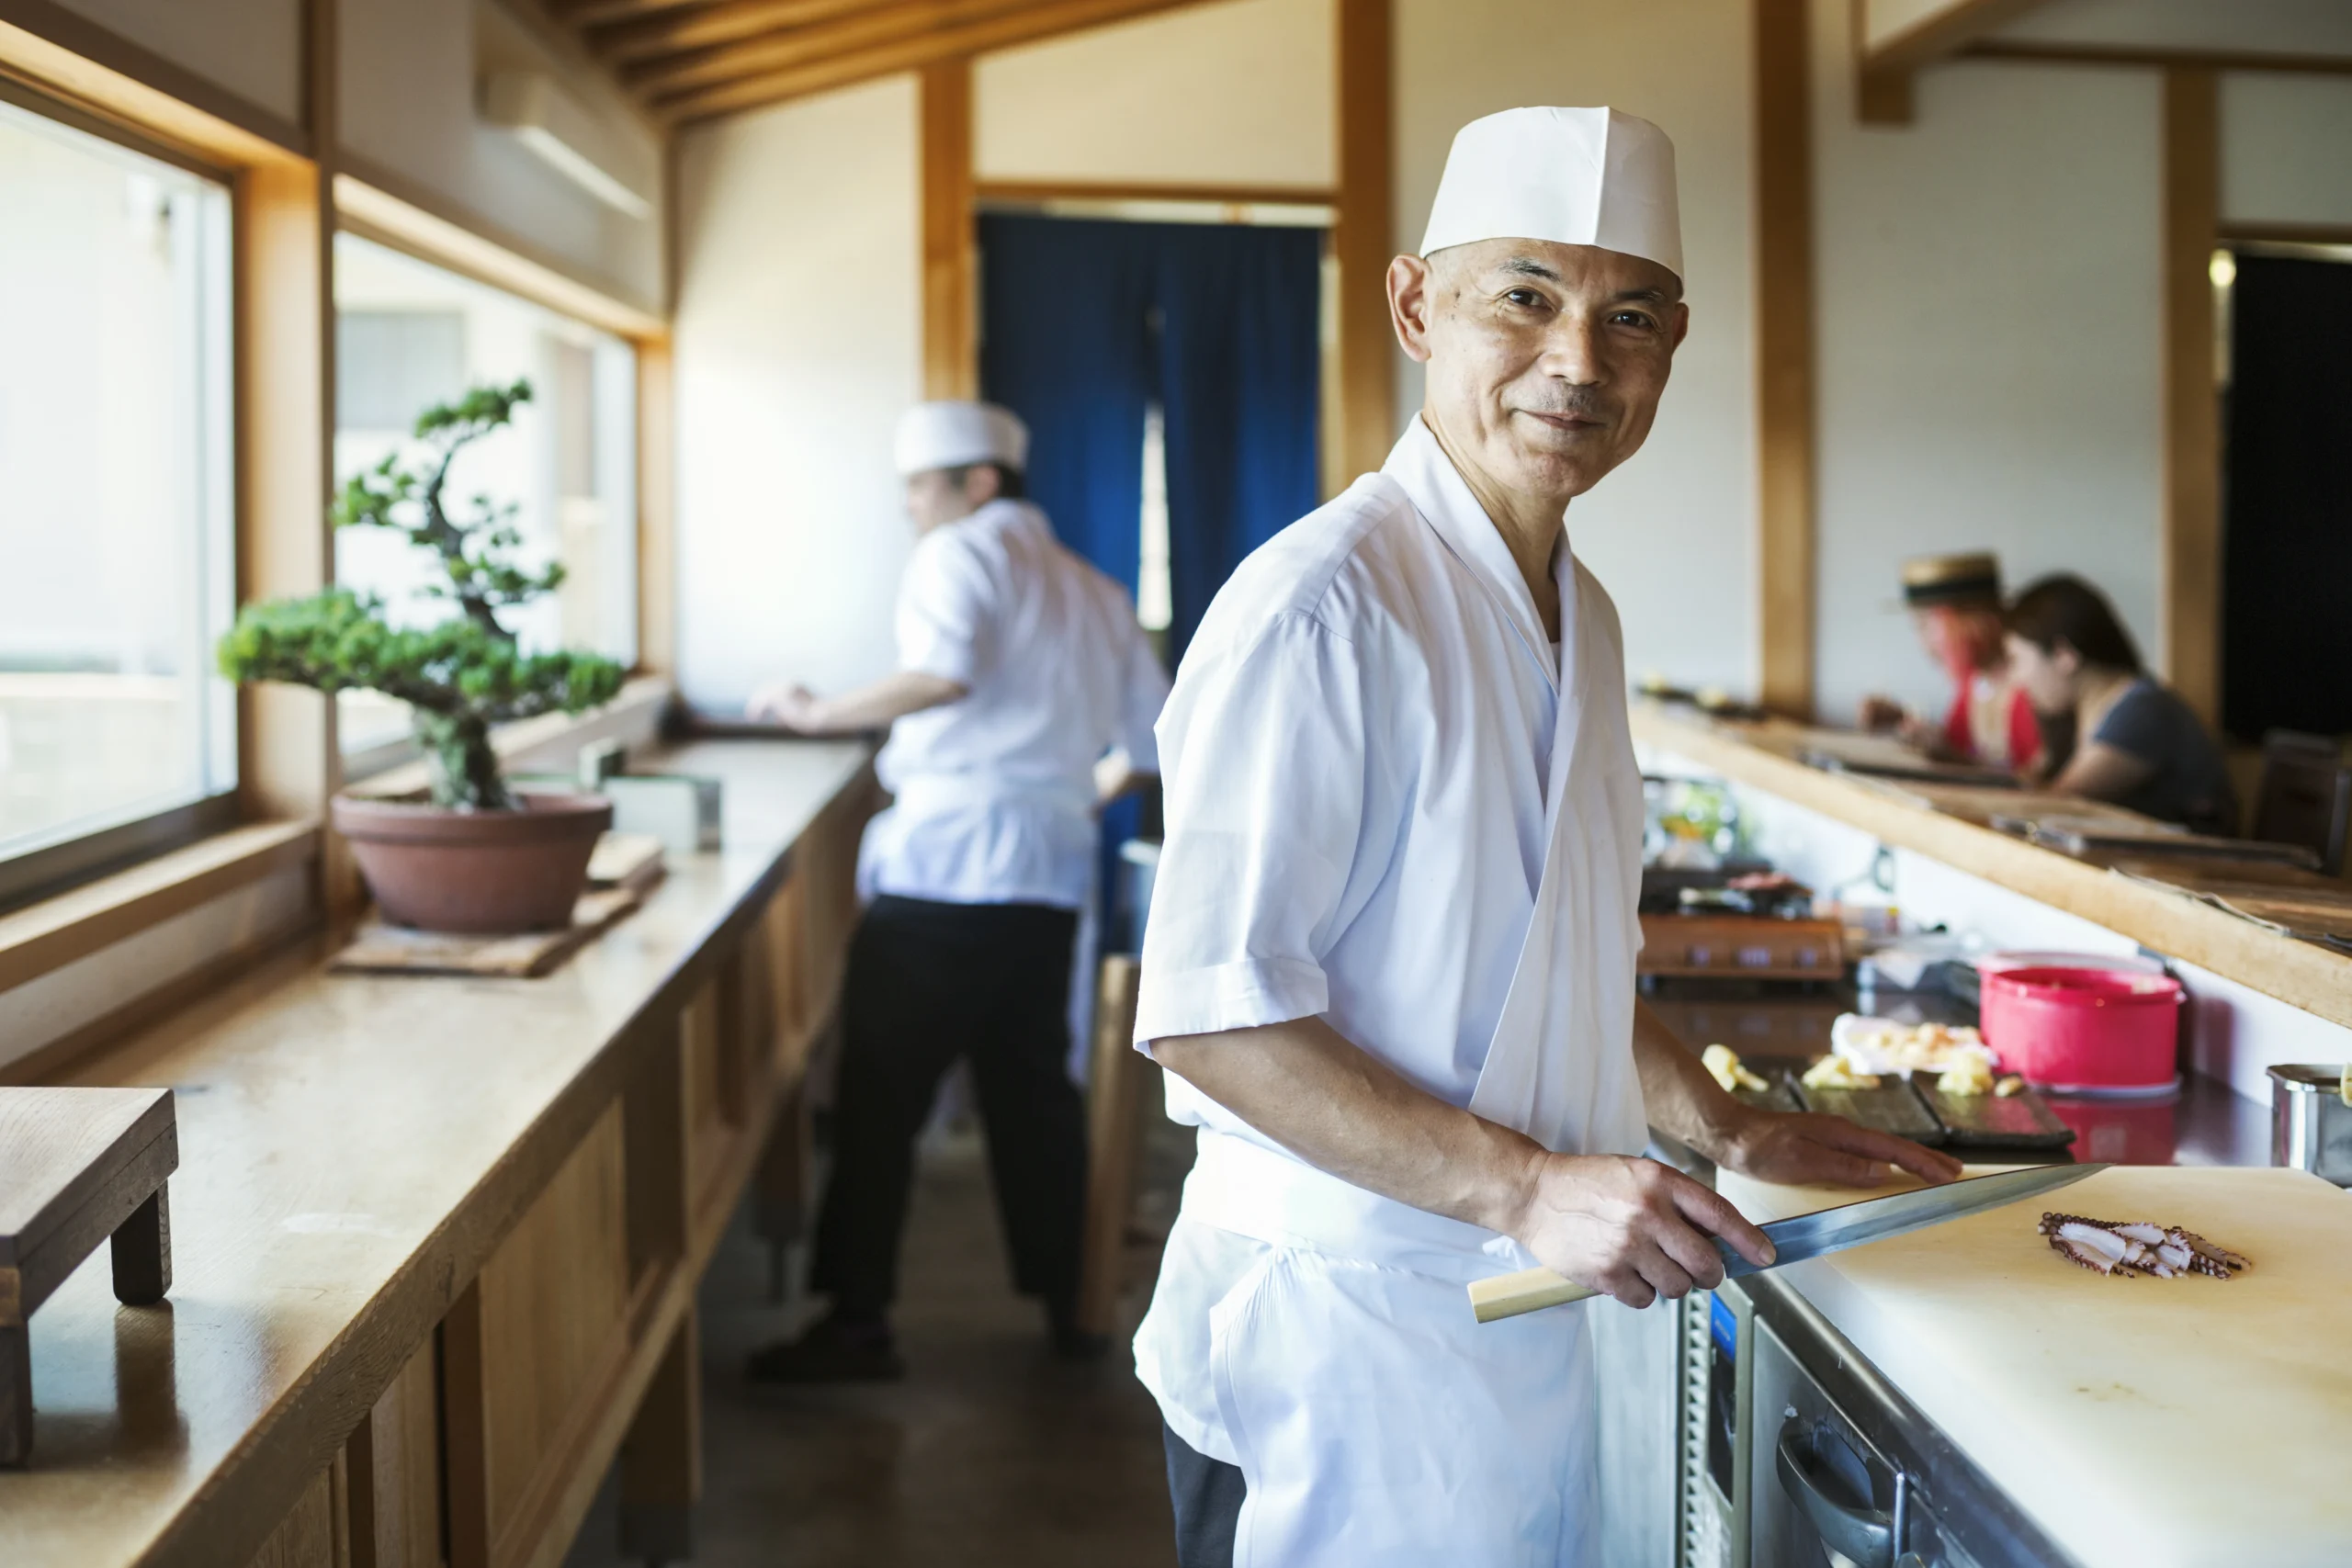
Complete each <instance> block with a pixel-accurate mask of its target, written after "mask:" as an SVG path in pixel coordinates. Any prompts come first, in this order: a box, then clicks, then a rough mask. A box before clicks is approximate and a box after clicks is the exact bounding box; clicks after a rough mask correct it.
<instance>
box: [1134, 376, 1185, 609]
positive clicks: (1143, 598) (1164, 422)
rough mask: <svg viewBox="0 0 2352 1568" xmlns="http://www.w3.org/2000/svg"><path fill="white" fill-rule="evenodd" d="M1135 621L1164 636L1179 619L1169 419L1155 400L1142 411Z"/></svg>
mask: <svg viewBox="0 0 2352 1568" xmlns="http://www.w3.org/2000/svg"><path fill="white" fill-rule="evenodd" d="M1136 558H1137V560H1138V562H1139V563H1140V564H1139V566H1138V568H1137V570H1136V620H1137V621H1139V622H1141V623H1142V624H1143V629H1144V630H1146V631H1148V632H1164V631H1166V630H1167V629H1168V625H1169V623H1170V621H1172V620H1174V619H1175V618H1176V612H1175V607H1174V604H1173V598H1174V592H1173V591H1174V583H1173V582H1172V581H1170V577H1169V565H1168V415H1167V412H1166V411H1165V410H1163V409H1162V408H1161V407H1160V405H1159V399H1157V398H1154V399H1153V400H1151V401H1150V402H1148V403H1146V404H1145V405H1144V411H1143V540H1142V547H1141V548H1140V549H1139V550H1138V551H1137V552H1136Z"/></svg>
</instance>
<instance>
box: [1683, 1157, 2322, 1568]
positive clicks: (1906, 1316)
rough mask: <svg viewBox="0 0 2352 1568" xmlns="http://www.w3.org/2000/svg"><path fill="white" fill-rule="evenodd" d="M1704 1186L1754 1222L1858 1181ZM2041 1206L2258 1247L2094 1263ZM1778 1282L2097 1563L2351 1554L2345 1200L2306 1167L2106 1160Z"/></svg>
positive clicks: (1827, 1197) (2269, 1565) (2056, 1533)
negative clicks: (2211, 1269)
mask: <svg viewBox="0 0 2352 1568" xmlns="http://www.w3.org/2000/svg"><path fill="white" fill-rule="evenodd" d="M1993 1169H1996V1167H1984V1168H1971V1169H1970V1171H1969V1174H1970V1175H1972V1176H1977V1175H1985V1174H1989V1173H1990V1172H1991V1171H1992V1170H1993ZM1717 1185H1718V1187H1719V1189H1720V1190H1721V1191H1722V1192H1723V1194H1724V1196H1725V1197H1726V1198H1729V1199H1730V1200H1731V1201H1732V1202H1733V1203H1735V1204H1736V1205H1737V1206H1738V1208H1739V1210H1740V1212H1741V1213H1745V1214H1747V1216H1748V1217H1749V1218H1750V1219H1753V1220H1757V1221H1758V1222H1763V1221H1767V1220H1775V1219H1784V1218H1786V1217H1788V1216H1789V1215H1791V1214H1801V1213H1809V1212H1812V1211H1814V1210H1816V1209H1825V1208H1828V1207H1831V1206H1833V1205H1835V1204H1838V1203H1845V1202H1851V1201H1854V1200H1855V1198H1856V1197H1857V1196H1858V1195H1857V1194H1856V1193H1855V1192H1853V1191H1852V1190H1841V1189H1836V1188H1824V1187H1774V1186H1770V1185H1767V1184H1765V1183H1762V1182H1758V1181H1751V1180H1748V1179H1746V1178H1744V1177H1741V1176H1737V1175H1735V1174H1733V1173H1731V1172H1728V1171H1725V1172H1723V1173H1722V1174H1721V1175H1720V1176H1719V1177H1718V1181H1717ZM1904 1185H1917V1183H1915V1182H1911V1181H1909V1179H1907V1178H1906V1179H1905V1181H1904ZM1900 1190H1902V1186H1897V1185H1891V1186H1889V1187H1887V1188H1884V1189H1883V1190H1882V1191H1889V1192H1891V1191H1900ZM1865 1195H1869V1194H1865ZM2044 1209H2057V1210H2061V1211H2063V1212H2064V1213H2076V1214H2086V1215H2090V1216H2092V1217H2094V1218H2098V1219H2103V1220H2154V1221H2156V1222H2158V1223H2160V1224H2178V1225H2185V1226H2187V1227H2188V1229H2190V1230H2192V1231H2196V1232H2198V1233H2199V1235H2204V1236H2205V1237H2207V1238H2208V1239H2209V1240H2211V1241H2214V1242H2218V1243H2220V1244H2221V1245H2222V1246H2223V1247H2231V1248H2233V1249H2234V1250H2236V1251H2238V1252H2242V1253H2245V1255H2246V1256H2248V1257H2249V1258H2253V1259H2254V1267H2253V1268H2252V1269H2248V1270H2247V1271H2246V1272H2245V1273H2243V1274H2241V1275H2239V1276H2238V1277H2237V1278H2236V1279H2234V1280H2209V1279H2205V1278H2202V1277H2194V1278H2188V1279H2181V1280H2154V1279H2139V1280H2120V1279H2109V1278H2104V1277H2102V1276H2099V1275H2097V1274H2093V1273H2091V1272H2090V1271H2089V1270H2088V1269H2082V1268H2080V1267H2078V1266H2076V1265H2075V1264H2073V1263H2069V1262H2067V1261H2066V1260H2065V1259H2064V1258H2061V1257H2059V1255H2058V1254H2057V1253H2055V1252H2053V1251H2052V1250H2051V1249H2050V1247H2049V1244H2048V1243H2047V1242H2045V1241H2043V1239H2042V1238H2041V1236H2040V1235H2036V1234H2035V1232H2034V1223H2035V1222H2036V1221H2037V1220H2038V1219H2040V1218H2041V1213H2042V1211H2043V1210H2044ZM1782 1278H1783V1279H1785V1280H1788V1282H1789V1283H1790V1284H1792V1285H1793V1286H1794V1287H1795V1288H1796V1289H1797V1290H1798V1291H1800V1292H1802V1293H1803V1294H1804V1296H1805V1298H1806V1299H1807V1300H1808V1301H1810V1302H1812V1303H1813V1304H1814V1305H1815V1306H1816V1307H1818V1308H1819V1309H1820V1310H1821V1311H1822V1313H1823V1314H1825V1315H1826V1316H1827V1317H1828V1319H1829V1320H1830V1321H1831V1322H1832V1323H1834V1324H1836V1325H1838V1330H1839V1331H1840V1332H1841V1333H1843V1334H1844V1335H1845V1336H1846V1337H1847V1338H1849V1339H1850V1340H1852V1341H1853V1343H1854V1345H1855V1347H1856V1348H1858V1349H1860V1351H1861V1352H1862V1354H1863V1355H1865V1356H1867V1357H1869V1358H1870V1359H1871V1361H1872V1362H1873V1363H1875V1364H1876V1365H1877V1367H1878V1368H1879V1370H1880V1371H1883V1372H1884V1373H1885V1374H1886V1375H1887V1377H1888V1379H1889V1380H1890V1381H1891V1382H1893V1383H1894V1385H1895V1386H1896V1387H1897V1388H1899V1389H1901V1390H1902V1391H1903V1393H1905V1395H1906V1396H1907V1397H1908V1398H1909V1399H1910V1400H1911V1402H1912V1403H1913V1404H1916V1405H1917V1406H1918V1407H1919V1409H1920V1411H1921V1412H1922V1413H1923V1414H1925V1415H1926V1416H1928V1418H1929V1419H1930V1420H1932V1421H1933V1422H1935V1424H1936V1425H1937V1426H1938V1427H1941V1428H1942V1429H1943V1431H1944V1432H1945V1434H1946V1435H1947V1436H1949V1437H1950V1438H1951V1439H1952V1440H1953V1441H1954V1442H1955V1443H1956V1444H1957V1445H1958V1446H1959V1447H1960V1449H1961V1450H1962V1451H1963V1452H1965V1453H1966V1454H1967V1455H1968V1456H1969V1457H1970V1458H1971V1459H1972V1460H1973V1461H1975V1462H1976V1464H1977V1465H1978V1466H1979V1467H1981V1468H1982V1469H1983V1470H1984V1472H1985V1474H1987V1475H1988V1476H1990V1477H1991V1478H1992V1480H1993V1481H1994V1482H1996V1483H1998V1484H1999V1486H2000V1487H2001V1488H2002V1490H2003V1491H2005V1492H2007V1494H2008V1495H2009V1496H2010V1497H2012V1498H2013V1499H2015V1500H2016V1502H2017V1503H2018V1506H2021V1507H2022V1508H2023V1509H2024V1510H2025V1511H2026V1512H2027V1513H2028V1514H2030V1515H2031V1516H2032V1517H2033V1518H2034V1519H2035V1520H2036V1521H2037V1522H2039V1523H2040V1524H2041V1527H2042V1528H2043V1529H2045V1530H2047V1531H2048V1532H2049V1533H2050V1534H2051V1536H2052V1537H2053V1538H2054V1539H2055V1540H2057V1541H2058V1542H2059V1543H2060V1544H2061V1545H2063V1546H2064V1547H2065V1548H2066V1549H2067V1550H2068V1551H2072V1552H2073V1553H2074V1554H2075V1556H2077V1557H2079V1558H2080V1559H2081V1560H2082V1561H2083V1562H2084V1563H2085V1564H2086V1565H2089V1568H2109V1565H2110V1564H2112V1565H2115V1568H2125V1565H2129V1568H2190V1565H2195V1568H2248V1565H2251V1564H2261V1565H2262V1568H2306V1565H2308V1568H2322V1565H2325V1568H2344V1565H2345V1564H2352V1196H2347V1195H2346V1193H2344V1192H2342V1191H2339V1190H2336V1189H2335V1188H2334V1187H2332V1186H2330V1185H2329V1184H2328V1183H2326V1182H2324V1181H2322V1180H2321V1179H2319V1178H2317V1177H2315V1176H2311V1175H2307V1174H2306V1173H2304V1172H2302V1171H2298V1170H2274V1169H2214V1168H2174V1167H2159V1166H2119V1167H2116V1168H2111V1169H2109V1170H2106V1171H2102V1172H2101V1173H2099V1174H2098V1175H2097V1176H2093V1177H2090V1178H2088V1179H2085V1180H2082V1181H2078V1182H2076V1183H2075V1184H2074V1185H2073V1186H2071V1187H2067V1188H2064V1189H2063V1190H2060V1191H2058V1192H2056V1193H2054V1194H2052V1195H2051V1197H2049V1198H2048V1199H2046V1200H2045V1199H2032V1200H2029V1201H2025V1202H2023V1203H2018V1204H2013V1205H2011V1206H2010V1207H2008V1208H2006V1209H1996V1210H1994V1211H1992V1212H1991V1213H1983V1214H1975V1215H1971V1216H1970V1217H1968V1218H1966V1219H1962V1220H1954V1221H1951V1222H1950V1223H1949V1224H1941V1225H1935V1226H1931V1227H1929V1228H1928V1229H1926V1230H1921V1231H1915V1232H1913V1233H1912V1234H1910V1235H1903V1236H1896V1237H1894V1239H1892V1240H1889V1241H1882V1242H1874V1243H1872V1244H1871V1245H1870V1246H1868V1247H1856V1248H1855V1249H1854V1250H1852V1251H1850V1252H1844V1253H1839V1254H1837V1255H1836V1256H1834V1257H1829V1258H1815V1259H1813V1260H1811V1261H1809V1262H1805V1263H1799V1264H1792V1265H1790V1267H1789V1268H1788V1269H1784V1270H1783V1271H1782ZM1759 1419H1761V1418H1760V1417H1759ZM1770 1427H1771V1423H1770V1422H1769V1421H1764V1422H1763V1424H1762V1425H1760V1426H1759V1427H1758V1430H1759V1431H1762V1430H1769V1429H1770Z"/></svg>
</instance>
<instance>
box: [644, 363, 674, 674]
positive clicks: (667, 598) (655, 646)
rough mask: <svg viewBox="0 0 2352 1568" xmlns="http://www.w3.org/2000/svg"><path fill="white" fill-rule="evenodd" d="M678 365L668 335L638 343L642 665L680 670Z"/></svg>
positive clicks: (655, 671) (651, 671)
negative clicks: (671, 353)
mask: <svg viewBox="0 0 2352 1568" xmlns="http://www.w3.org/2000/svg"><path fill="white" fill-rule="evenodd" d="M676 408H677V368H676V366H675V365H674V364H673V361H672V359H671V355H670V344H669V343H668V342H667V341H666V340H665V341H660V342H649V343H641V344H639V345H638V349H637V668H638V670H639V672H640V673H647V674H657V675H668V676H672V677H675V676H676V674H677V672H678V517H677V494H678V466H677V465H678V439H677V419H676Z"/></svg>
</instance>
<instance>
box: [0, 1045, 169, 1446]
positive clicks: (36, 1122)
mask: <svg viewBox="0 0 2352 1568" xmlns="http://www.w3.org/2000/svg"><path fill="white" fill-rule="evenodd" d="M179 1163H180V1144H179V1127H178V1122H176V1121H175V1118H174V1116H173V1114H172V1091H171V1090H170V1089H0V1464H8V1465H18V1464H22V1463H24V1462H25V1461H26V1459H27V1458H28V1456H29V1455H30V1453H31V1451H32V1446H33V1370H32V1351H31V1344H30V1340H29V1338H28V1333H27V1329H26V1325H27V1323H28V1320H29V1319H30V1318H31V1316H32V1314H33V1309H34V1308H36V1307H38V1306H40V1304H41V1303H43V1302H45V1301H47V1300H48V1299H49V1298H50V1296H51V1293H52V1292H55V1291H56V1289H57V1287H58V1286H60V1285H62V1284H63V1283H64V1282H65V1278H66V1276H67V1275H69V1274H71V1273H73V1272H74V1269H77V1268H79V1267H81V1264H82V1260H83V1259H84V1258H87V1257H89V1256H90V1254H91V1253H93V1252H95V1251H96V1250H97V1246H98V1243H99V1242H100V1241H103V1240H105V1239H107V1237H112V1238H113V1242H114V1293H115V1299H116V1300H117V1301H119V1302H121V1303H123V1304H124V1305H126V1306H153V1304H154V1303H157V1302H160V1301H162V1300H163V1299H164V1295H165V1294H166V1293H168V1292H170V1290H171V1288H172V1222H171V1210H170V1207H169V1205H168V1203H167V1202H166V1201H165V1196H164V1182H165V1181H166V1179H169V1177H170V1176H171V1174H172V1172H173V1171H174V1170H175V1169H177V1168H178V1167H179Z"/></svg>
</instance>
